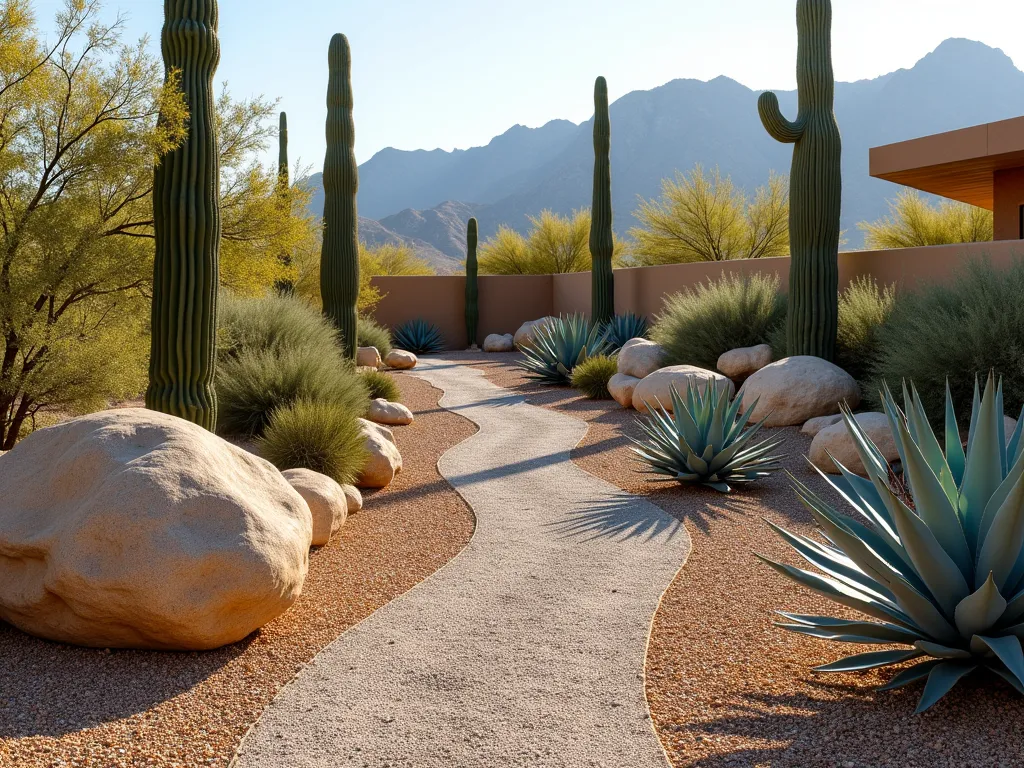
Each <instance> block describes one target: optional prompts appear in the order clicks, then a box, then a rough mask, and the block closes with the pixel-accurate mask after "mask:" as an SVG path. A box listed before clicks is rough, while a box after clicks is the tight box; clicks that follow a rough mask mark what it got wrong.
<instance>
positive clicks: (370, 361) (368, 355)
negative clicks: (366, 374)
mask: <svg viewBox="0 0 1024 768" xmlns="http://www.w3.org/2000/svg"><path fill="white" fill-rule="evenodd" d="M380 364H381V359H380V352H378V351H377V348H376V347H359V349H357V350H356V366H358V367H359V368H373V369H374V370H377V369H378V368H380Z"/></svg>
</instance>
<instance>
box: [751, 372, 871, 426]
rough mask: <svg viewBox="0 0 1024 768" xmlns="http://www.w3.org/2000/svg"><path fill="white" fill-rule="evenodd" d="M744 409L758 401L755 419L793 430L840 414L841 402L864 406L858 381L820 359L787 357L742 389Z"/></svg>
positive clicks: (756, 375) (755, 377) (754, 375)
mask: <svg viewBox="0 0 1024 768" xmlns="http://www.w3.org/2000/svg"><path fill="white" fill-rule="evenodd" d="M740 396H741V397H742V398H743V402H744V407H747V406H749V405H750V404H751V403H753V402H754V400H755V399H757V400H758V403H757V408H755V409H754V413H753V415H752V417H751V418H752V419H753V420H754V421H760V420H761V419H763V418H765V416H767V417H768V420H767V421H766V422H765V424H766V426H769V427H792V426H798V425H801V424H804V423H806V422H807V421H808V420H809V419H813V418H814V417H815V416H829V415H831V414H835V413H839V406H840V404H841V403H844V402H845V403H846V404H847V405H849V407H850V408H851V409H852V408H856V407H857V406H858V405H860V387H859V386H858V385H857V380H856V379H854V378H853V376H851V375H850V374H848V373H847V372H846V371H844V370H843V369H842V368H840V367H839V366H837V365H833V364H832V363H830V362H828V361H827V360H822V359H821V358H820V357H808V356H797V357H787V358H785V359H783V360H779V361H778V362H775V363H772V364H771V365H768V366H765V367H764V368H762V369H761V370H759V371H758V372H757V373H755V374H753V375H752V376H751V377H750V378H749V379H747V380H746V381H745V382H744V383H743V386H742V387H741V388H740Z"/></svg>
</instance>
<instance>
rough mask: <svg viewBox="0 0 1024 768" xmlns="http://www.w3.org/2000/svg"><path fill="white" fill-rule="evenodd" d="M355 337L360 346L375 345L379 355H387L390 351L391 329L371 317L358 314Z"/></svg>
mask: <svg viewBox="0 0 1024 768" xmlns="http://www.w3.org/2000/svg"><path fill="white" fill-rule="evenodd" d="M356 338H357V339H358V342H359V346H360V347H376V348H377V351H378V352H380V356H381V357H387V356H388V355H389V354H390V353H391V331H389V330H388V329H387V328H385V327H384V326H383V325H380V324H379V323H377V322H376V321H375V320H373V318H370V317H366V316H365V315H360V316H359V325H358V331H357V334H356Z"/></svg>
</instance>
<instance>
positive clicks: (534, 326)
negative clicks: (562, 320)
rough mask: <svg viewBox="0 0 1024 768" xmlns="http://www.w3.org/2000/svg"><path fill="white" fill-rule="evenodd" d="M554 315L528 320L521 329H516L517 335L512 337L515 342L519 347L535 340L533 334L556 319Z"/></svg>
mask: <svg viewBox="0 0 1024 768" xmlns="http://www.w3.org/2000/svg"><path fill="white" fill-rule="evenodd" d="M554 319H555V318H553V317H542V318H540V319H539V320H527V321H526V322H525V323H523V324H522V325H521V326H520V327H519V330H518V331H516V333H515V336H513V337H512V341H513V343H514V344H515V345H516V346H517V347H521V346H522V345H523V344H528V343H529V342H531V341H533V335H534V334H535V333H536V332H537V331H538V330H539V329H540V328H541V327H543V326H544V325H545V324H546V323H548V322H550V321H552V320H554Z"/></svg>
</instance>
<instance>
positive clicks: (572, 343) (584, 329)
mask: <svg viewBox="0 0 1024 768" xmlns="http://www.w3.org/2000/svg"><path fill="white" fill-rule="evenodd" d="M519 350H520V351H521V352H522V353H523V355H524V356H525V359H524V360H522V361H521V362H520V363H519V366H520V367H521V368H523V369H525V370H526V372H527V373H528V374H530V375H531V376H532V377H534V378H537V379H541V380H543V381H549V382H552V383H554V384H569V383H570V381H571V379H572V373H573V369H574V368H576V366H578V365H582V364H583V363H585V362H586V361H587V360H589V359H590V358H592V357H596V356H597V355H605V354H607V353H609V352H610V351H611V347H610V345H609V344H608V342H607V340H606V339H605V337H604V332H603V330H602V327H601V325H599V324H593V323H591V322H590V321H589V320H588V319H587V318H585V317H584V316H583V315H572V316H570V317H560V318H558V319H557V320H556V319H552V320H550V321H549V322H546V323H542V324H541V325H539V326H537V327H536V328H535V330H534V334H533V339H532V340H531V341H530V342H528V343H526V344H523V345H521V346H520V347H519Z"/></svg>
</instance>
